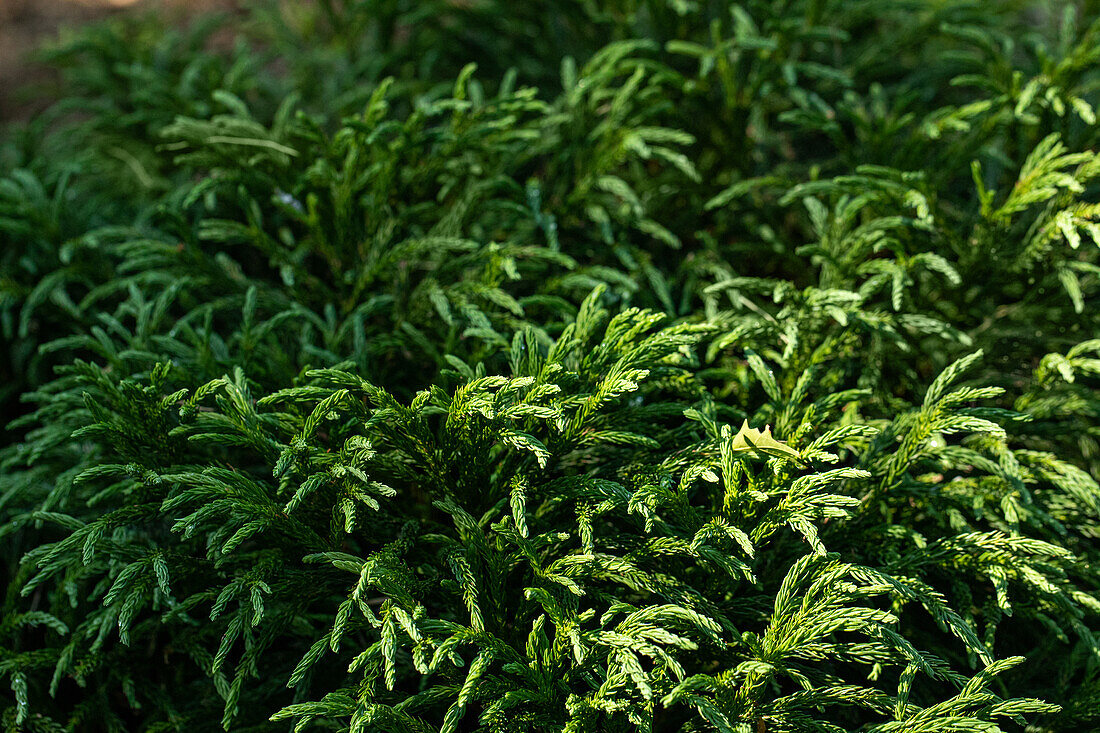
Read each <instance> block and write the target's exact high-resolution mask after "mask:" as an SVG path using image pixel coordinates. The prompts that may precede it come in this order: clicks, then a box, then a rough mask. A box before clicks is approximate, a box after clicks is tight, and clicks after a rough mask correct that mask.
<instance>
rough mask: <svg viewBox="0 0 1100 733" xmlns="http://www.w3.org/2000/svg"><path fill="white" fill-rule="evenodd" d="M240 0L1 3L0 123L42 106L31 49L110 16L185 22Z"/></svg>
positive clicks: (38, 68)
mask: <svg viewBox="0 0 1100 733" xmlns="http://www.w3.org/2000/svg"><path fill="white" fill-rule="evenodd" d="M239 5H240V3H239V1H238V0H0V119H4V120H10V119H13V118H16V119H17V118H21V117H25V116H26V115H27V114H29V113H30V112H32V111H33V110H34V109H36V108H37V106H39V105H40V104H41V100H39V101H38V102H37V103H36V102H34V101H32V98H33V96H34V95H32V94H30V93H29V90H28V87H33V86H34V85H36V84H49V83H50V82H51V81H52V79H51V75H50V72H49V71H47V69H46V67H45V66H44V65H43V64H41V63H39V62H38V56H37V54H35V53H34V51H35V49H36V48H37V47H39V46H41V45H43V44H46V45H49V44H50V43H51V42H53V41H56V40H57V39H58V37H59V36H60V35H61V34H63V33H64V32H66V31H67V30H69V29H73V28H77V27H80V26H82V25H84V24H86V23H89V22H92V21H96V20H102V19H105V18H108V17H110V16H112V15H122V14H126V13H134V12H135V11H137V12H141V11H145V12H155V13H164V14H167V15H170V16H172V18H173V20H176V19H178V20H179V21H185V20H187V19H188V18H189V17H191V16H194V15H195V14H197V13H203V12H209V11H211V10H223V11H236V10H239V7H238V6H239Z"/></svg>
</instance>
